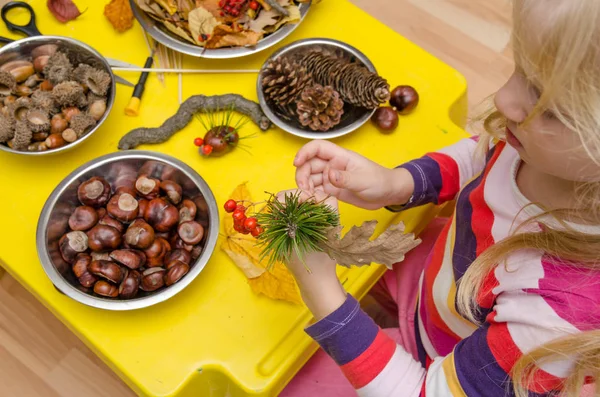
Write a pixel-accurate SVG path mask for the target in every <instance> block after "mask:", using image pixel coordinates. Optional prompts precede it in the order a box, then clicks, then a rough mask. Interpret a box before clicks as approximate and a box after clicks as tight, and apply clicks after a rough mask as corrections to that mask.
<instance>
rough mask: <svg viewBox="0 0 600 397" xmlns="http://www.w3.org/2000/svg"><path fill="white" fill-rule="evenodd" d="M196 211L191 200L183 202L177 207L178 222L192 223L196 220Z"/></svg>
mask: <svg viewBox="0 0 600 397" xmlns="http://www.w3.org/2000/svg"><path fill="white" fill-rule="evenodd" d="M197 209H198V208H197V207H196V204H195V203H194V202H193V201H192V200H188V199H185V200H183V201H182V202H181V204H180V205H179V222H187V221H193V220H194V219H195V218H196V211H197Z"/></svg>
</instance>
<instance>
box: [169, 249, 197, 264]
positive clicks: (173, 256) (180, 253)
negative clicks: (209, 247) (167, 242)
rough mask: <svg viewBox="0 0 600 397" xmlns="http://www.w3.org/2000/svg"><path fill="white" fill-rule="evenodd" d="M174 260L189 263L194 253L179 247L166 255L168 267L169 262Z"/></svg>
mask: <svg viewBox="0 0 600 397" xmlns="http://www.w3.org/2000/svg"><path fill="white" fill-rule="evenodd" d="M173 261H180V262H183V263H185V264H186V265H189V264H190V262H191V261H192V255H191V254H190V253H189V252H188V251H186V250H184V249H181V248H177V249H174V250H173V251H171V252H169V253H168V254H167V255H166V256H165V263H166V264H167V269H168V268H169V263H171V262H173Z"/></svg>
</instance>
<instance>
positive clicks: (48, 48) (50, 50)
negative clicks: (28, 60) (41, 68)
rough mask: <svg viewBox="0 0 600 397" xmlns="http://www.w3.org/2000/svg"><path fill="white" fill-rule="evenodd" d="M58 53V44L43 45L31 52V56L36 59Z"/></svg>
mask: <svg viewBox="0 0 600 397" xmlns="http://www.w3.org/2000/svg"><path fill="white" fill-rule="evenodd" d="M56 51H58V46H57V45H56V44H42V45H40V46H37V47H35V48H34V49H33V50H31V56H32V57H33V59H35V58H37V57H39V56H42V55H48V56H50V55H53V54H54V53H55V52H56Z"/></svg>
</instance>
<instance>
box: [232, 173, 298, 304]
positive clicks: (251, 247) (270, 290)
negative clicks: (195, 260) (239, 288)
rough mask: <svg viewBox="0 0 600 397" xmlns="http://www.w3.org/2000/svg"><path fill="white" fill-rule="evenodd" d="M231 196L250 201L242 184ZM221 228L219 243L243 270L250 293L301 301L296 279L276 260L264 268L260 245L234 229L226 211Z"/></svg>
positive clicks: (234, 198) (252, 238)
mask: <svg viewBox="0 0 600 397" xmlns="http://www.w3.org/2000/svg"><path fill="white" fill-rule="evenodd" d="M231 198H232V199H233V200H246V201H252V197H251V196H250V192H249V191H248V187H247V185H246V183H243V184H241V185H239V186H238V187H237V188H236V189H235V190H234V191H233V193H232V194H231ZM223 229H224V233H225V236H226V238H225V240H224V241H223V242H222V243H221V249H222V250H223V251H225V253H227V255H229V257H230V258H231V260H233V262H234V263H235V264H236V265H237V266H238V267H239V268H240V269H241V270H242V271H243V272H244V275H245V276H246V277H247V278H248V284H250V288H252V291H253V292H254V293H256V294H264V295H265V296H267V297H269V298H271V299H278V300H285V301H288V302H292V303H301V301H302V300H301V298H300V294H299V292H298V288H297V287H296V281H295V280H294V277H293V276H292V274H291V273H290V272H289V270H288V269H287V268H286V267H285V265H284V264H283V263H281V262H276V263H275V265H274V266H273V267H272V268H271V269H270V270H268V271H267V270H266V268H267V265H268V260H267V259H264V260H262V261H261V260H260V253H261V248H260V247H258V246H257V245H256V239H255V238H254V237H252V236H250V235H247V234H241V233H238V232H236V231H235V230H234V228H233V219H232V217H231V215H230V214H225V215H224V216H223Z"/></svg>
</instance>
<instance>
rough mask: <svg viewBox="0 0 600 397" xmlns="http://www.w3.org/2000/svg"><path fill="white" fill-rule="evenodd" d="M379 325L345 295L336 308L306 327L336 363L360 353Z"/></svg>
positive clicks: (350, 358) (348, 359) (376, 331)
mask: <svg viewBox="0 0 600 397" xmlns="http://www.w3.org/2000/svg"><path fill="white" fill-rule="evenodd" d="M378 332H379V327H378V326H377V324H375V322H374V321H373V320H372V319H371V317H369V316H368V315H367V314H366V313H365V312H364V311H362V309H361V308H360V304H359V303H358V301H357V300H356V299H354V297H352V296H351V295H350V294H348V296H347V298H346V301H345V302H344V303H343V304H342V306H340V307H339V308H338V309H337V310H336V311H334V312H333V313H331V314H330V315H328V316H327V317H325V318H323V319H322V320H320V321H318V322H316V323H315V324H313V325H311V326H310V327H308V328H306V333H307V334H308V335H310V337H311V338H313V339H314V340H315V341H316V342H317V343H318V344H319V345H320V346H321V347H322V348H323V350H325V352H326V353H327V354H329V355H330V356H331V357H332V358H333V359H334V360H335V362H336V363H337V364H338V365H344V364H346V363H348V362H350V361H352V360H353V359H355V358H356V357H358V356H359V355H361V354H362V353H363V352H364V351H365V350H366V349H367V348H368V347H369V346H371V344H372V343H373V341H374V340H375V337H376V336H377V333H378Z"/></svg>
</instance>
